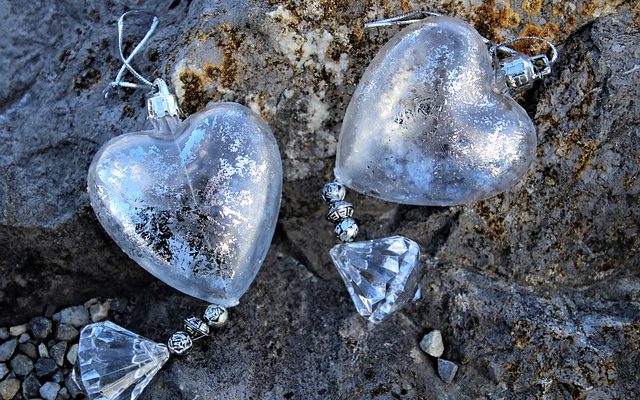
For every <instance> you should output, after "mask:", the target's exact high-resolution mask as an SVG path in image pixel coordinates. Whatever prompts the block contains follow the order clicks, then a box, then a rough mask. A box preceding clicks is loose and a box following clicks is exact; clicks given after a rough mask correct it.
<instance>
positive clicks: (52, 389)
mask: <svg viewBox="0 0 640 400" xmlns="http://www.w3.org/2000/svg"><path fill="white" fill-rule="evenodd" d="M59 391H60V385H59V384H57V383H55V382H47V383H45V384H44V385H42V387H41V388H40V396H42V398H43V399H44V400H55V399H56V396H57V395H58V392H59Z"/></svg>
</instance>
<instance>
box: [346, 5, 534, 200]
mask: <svg viewBox="0 0 640 400" xmlns="http://www.w3.org/2000/svg"><path fill="white" fill-rule="evenodd" d="M492 61H493V60H492V57H491V55H490V53H489V50H488V48H487V45H486V44H485V42H484V40H483V38H482V37H481V36H480V34H478V32H477V31H476V30H475V29H474V28H473V27H472V26H470V25H469V24H467V23H466V22H464V21H461V20H458V19H455V18H449V17H444V16H435V17H429V18H426V19H424V20H422V21H419V22H416V23H413V24H412V25H410V26H408V27H407V28H405V29H403V30H402V31H400V32H399V33H398V34H396V35H395V36H394V37H393V38H392V39H391V40H390V41H389V42H388V43H387V44H386V45H384V46H383V47H382V49H381V50H380V51H379V53H378V54H377V55H376V57H375V58H374V59H373V61H372V62H371V64H370V65H369V67H368V68H367V70H366V71H365V73H364V76H363V77H362V79H361V81H360V83H359V84H358V87H357V88H356V91H355V93H354V95H353V98H352V99H351V102H350V103H349V107H348V108H347V111H346V115H345V117H344V122H343V124H342V131H341V133H340V140H339V144H338V152H337V156H336V168H335V175H336V179H337V180H338V181H339V182H340V183H343V184H344V185H346V186H348V187H350V188H352V189H354V190H356V191H358V192H361V193H363V194H367V195H371V196H374V197H378V198H380V199H383V200H387V201H392V202H398V203H404V204H416V205H436V206H449V205H456V204H469V203H473V202H476V201H478V200H481V199H485V198H488V197H491V196H494V195H496V194H498V193H500V192H503V191H505V190H507V189H509V187H511V186H512V185H513V184H515V183H516V182H518V181H519V180H520V179H521V178H522V176H523V175H524V174H525V172H526V171H527V169H528V168H529V165H530V164H531V162H532V160H533V158H534V156H535V152H536V146H537V139H536V130H535V127H534V125H533V123H532V121H531V119H530V118H529V116H528V115H527V113H526V112H525V111H524V109H523V108H522V107H520V106H519V105H518V104H517V103H516V101H515V100H513V99H512V98H511V97H510V96H509V95H508V94H507V91H506V84H505V78H504V74H498V73H496V72H495V71H494V68H493V63H492Z"/></svg>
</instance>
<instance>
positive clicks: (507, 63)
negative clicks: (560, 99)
mask: <svg viewBox="0 0 640 400" xmlns="http://www.w3.org/2000/svg"><path fill="white" fill-rule="evenodd" d="M500 70H501V71H502V72H503V73H504V76H505V80H506V82H507V86H508V87H509V90H510V91H511V93H512V94H521V93H523V92H525V91H527V90H529V89H531V88H532V87H533V83H534V82H535V81H537V80H538V79H542V78H543V77H544V76H546V75H549V74H550V73H551V63H550V62H549V59H548V58H547V56H546V55H544V54H540V55H537V56H533V57H528V56H525V55H524V54H518V55H516V56H513V57H509V58H507V59H505V60H503V61H502V62H501V63H500Z"/></svg>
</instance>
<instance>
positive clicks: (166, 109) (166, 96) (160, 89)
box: [147, 78, 180, 119]
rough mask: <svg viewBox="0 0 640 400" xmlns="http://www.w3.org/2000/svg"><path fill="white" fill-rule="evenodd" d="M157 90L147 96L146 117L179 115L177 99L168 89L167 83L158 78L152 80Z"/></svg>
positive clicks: (157, 117)
mask: <svg viewBox="0 0 640 400" xmlns="http://www.w3.org/2000/svg"><path fill="white" fill-rule="evenodd" d="M153 86H154V87H156V89H157V91H156V92H154V93H152V94H151V95H150V96H149V97H148V98H147V118H149V119H160V118H164V117H169V116H171V117H180V108H179V107H178V100H177V99H176V96H174V95H173V94H172V93H171V92H170V91H169V87H168V86H167V83H166V82H165V81H164V80H162V79H160V78H158V79H156V80H155V81H153Z"/></svg>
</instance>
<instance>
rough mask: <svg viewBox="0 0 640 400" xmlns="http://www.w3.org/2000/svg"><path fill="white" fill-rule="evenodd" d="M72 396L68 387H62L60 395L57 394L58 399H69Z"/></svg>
mask: <svg viewBox="0 0 640 400" xmlns="http://www.w3.org/2000/svg"><path fill="white" fill-rule="evenodd" d="M70 398H71V396H70V395H69V391H68V390H67V388H66V387H64V386H63V387H62V388H61V389H60V391H59V392H58V396H56V400H68V399H70Z"/></svg>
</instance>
